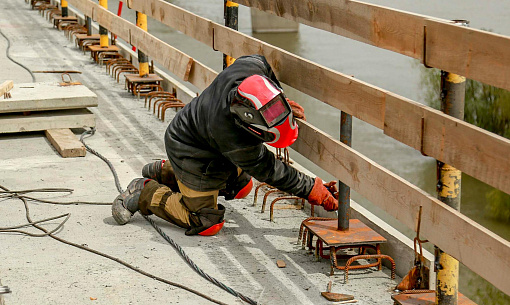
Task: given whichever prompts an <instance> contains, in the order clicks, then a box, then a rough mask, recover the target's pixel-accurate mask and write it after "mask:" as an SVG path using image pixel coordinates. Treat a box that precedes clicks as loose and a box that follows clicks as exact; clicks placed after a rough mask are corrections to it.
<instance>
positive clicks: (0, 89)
mask: <svg viewBox="0 0 510 305" xmlns="http://www.w3.org/2000/svg"><path fill="white" fill-rule="evenodd" d="M13 86H14V82H13V81H12V80H6V81H5V82H3V83H2V84H1V85H0V97H2V96H3V95H4V93H6V92H9V90H11V89H12V87H13Z"/></svg>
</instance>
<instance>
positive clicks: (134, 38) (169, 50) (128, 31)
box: [69, 0, 217, 90]
mask: <svg viewBox="0 0 510 305" xmlns="http://www.w3.org/2000/svg"><path fill="white" fill-rule="evenodd" d="M69 3H71V4H72V5H75V6H76V4H79V5H80V6H81V7H82V8H83V9H85V10H86V11H92V12H93V14H92V18H93V20H94V21H97V22H98V23H99V24H101V25H102V26H104V27H105V28H106V29H108V30H109V31H110V32H112V33H115V34H117V35H118V36H119V37H120V38H122V39H124V40H125V41H127V42H129V43H130V44H132V45H134V46H136V47H137V48H140V49H141V50H142V51H144V52H145V53H146V54H147V55H148V56H150V57H152V58H154V59H155V60H156V61H157V62H159V63H161V64H162V65H163V66H164V67H165V68H167V69H168V70H169V71H171V72H172V73H174V74H176V75H177V76H179V77H180V78H182V79H188V81H189V82H190V83H192V84H193V85H195V86H197V87H198V88H199V89H202V90H203V89H205V88H206V87H207V86H208V85H209V84H210V83H211V82H212V81H213V80H214V78H215V77H216V75H217V73H216V72H215V71H214V70H212V69H210V68H209V67H207V66H205V65H204V64H202V63H201V62H199V61H196V60H194V59H193V58H192V57H190V56H188V55H186V54H185V53H183V52H181V51H179V50H177V49H176V48H174V47H172V46H170V45H169V44H167V43H165V42H163V41H161V40H159V39H158V38H156V37H155V36H153V35H151V34H149V33H147V32H145V31H143V30H142V29H140V28H139V27H137V26H136V25H135V24H133V23H131V22H129V21H127V20H125V19H122V18H120V17H118V16H116V15H115V14H113V13H112V12H110V11H108V10H106V9H104V8H103V7H101V6H100V5H98V4H97V3H94V2H92V1H90V0H69ZM163 17H164V16H163ZM196 18H200V17H198V16H197V17H196ZM206 23H208V21H207V22H206ZM211 37H212V36H211ZM190 63H191V64H190Z"/></svg>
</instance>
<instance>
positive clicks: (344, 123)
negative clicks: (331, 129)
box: [338, 111, 352, 231]
mask: <svg viewBox="0 0 510 305" xmlns="http://www.w3.org/2000/svg"><path fill="white" fill-rule="evenodd" d="M340 142H342V143H344V144H345V145H348V146H351V145H352V116H351V115H350V114H348V113H346V112H343V111H342V114H341V117H340ZM350 210H351V188H350V187H349V186H347V185H346V184H345V183H343V182H342V181H338V230H340V231H347V230H349V219H350Z"/></svg>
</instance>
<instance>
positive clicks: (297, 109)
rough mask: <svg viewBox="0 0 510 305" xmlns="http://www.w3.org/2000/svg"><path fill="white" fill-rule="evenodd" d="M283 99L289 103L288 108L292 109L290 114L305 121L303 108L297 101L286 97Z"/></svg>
mask: <svg viewBox="0 0 510 305" xmlns="http://www.w3.org/2000/svg"><path fill="white" fill-rule="evenodd" d="M285 99H286V100H287V102H288V103H289V105H290V108H291V109H292V114H293V115H294V117H295V118H298V119H303V120H305V121H306V117H305V110H304V109H303V107H301V105H299V104H298V103H296V102H294V101H291V100H289V99H288V98H285Z"/></svg>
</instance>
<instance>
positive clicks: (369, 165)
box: [292, 120, 510, 294]
mask: <svg viewBox="0 0 510 305" xmlns="http://www.w3.org/2000/svg"><path fill="white" fill-rule="evenodd" d="M299 128H300V129H299V137H298V139H297V140H296V142H295V143H294V144H293V145H292V148H293V149H295V150H296V151H298V152H299V153H300V154H302V155H303V156H305V157H306V158H308V159H310V160H311V161H312V162H314V163H315V164H317V165H318V166H320V167H321V168H323V169H324V170H326V171H327V172H328V173H330V174H332V175H334V176H335V177H336V178H338V179H340V180H341V181H343V182H344V183H346V184H347V185H349V186H350V187H351V188H353V189H354V190H355V191H356V192H358V193H360V194H361V195H362V196H364V197H365V198H367V199H368V200H370V201H371V202H373V203H374V204H376V205H377V206H379V207H380V208H382V209H384V210H385V211H386V212H388V213H389V214H390V215H392V216H393V217H395V218H396V219H398V220H399V221H400V222H402V223H403V224H405V225H407V226H408V227H409V228H411V229H414V227H415V219H416V215H418V211H419V207H420V206H422V207H423V214H422V220H421V233H422V234H423V236H424V237H425V238H427V239H428V240H430V242H432V243H433V244H435V245H437V246H438V247H440V248H441V249H443V250H444V251H445V252H447V253H449V254H450V255H452V256H453V257H455V258H456V259H458V260H459V261H460V262H462V263H463V264H464V265H466V266H467V267H469V268H470V269H471V270H473V271H474V272H476V273H478V274H479V275H480V276H482V277H484V278H485V279H486V280H488V281H489V282H491V283H492V284H493V285H495V286H496V287H497V288H498V289H501V290H502V291H503V292H505V293H507V294H509V293H510V260H509V259H508V257H510V242H508V241H506V240H504V239H503V238H501V237H499V236H497V235H496V234H494V233H492V232H491V231H489V230H487V229H486V228H484V227H482V226H480V225H479V224H477V223H476V222H474V221H473V220H471V219H469V218H468V217H466V216H464V215H462V214H461V213H459V212H458V211H455V210H454V209H452V208H450V207H448V206H446V205H445V204H443V203H441V202H440V201H439V200H437V199H436V198H434V197H432V196H430V195H429V194H427V193H425V192H424V191H422V190H421V189H419V188H418V187H416V186H414V185H412V184H411V183H409V182H407V181H405V180H404V179H403V178H400V177H398V176H397V175H395V174H394V173H392V172H390V171H388V170H387V169H385V168H383V167H382V166H380V165H379V164H377V163H375V162H374V161H372V160H370V159H368V158H366V157H365V156H363V155H362V154H360V153H358V152H356V151H355V150H353V149H352V148H350V147H348V146H346V145H344V144H342V143H340V142H339V141H338V140H335V139H333V138H331V137H330V136H328V135H327V134H325V133H323V132H322V131H320V130H317V129H314V128H313V127H312V126H311V125H310V124H309V123H306V122H303V121H301V120H299Z"/></svg>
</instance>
